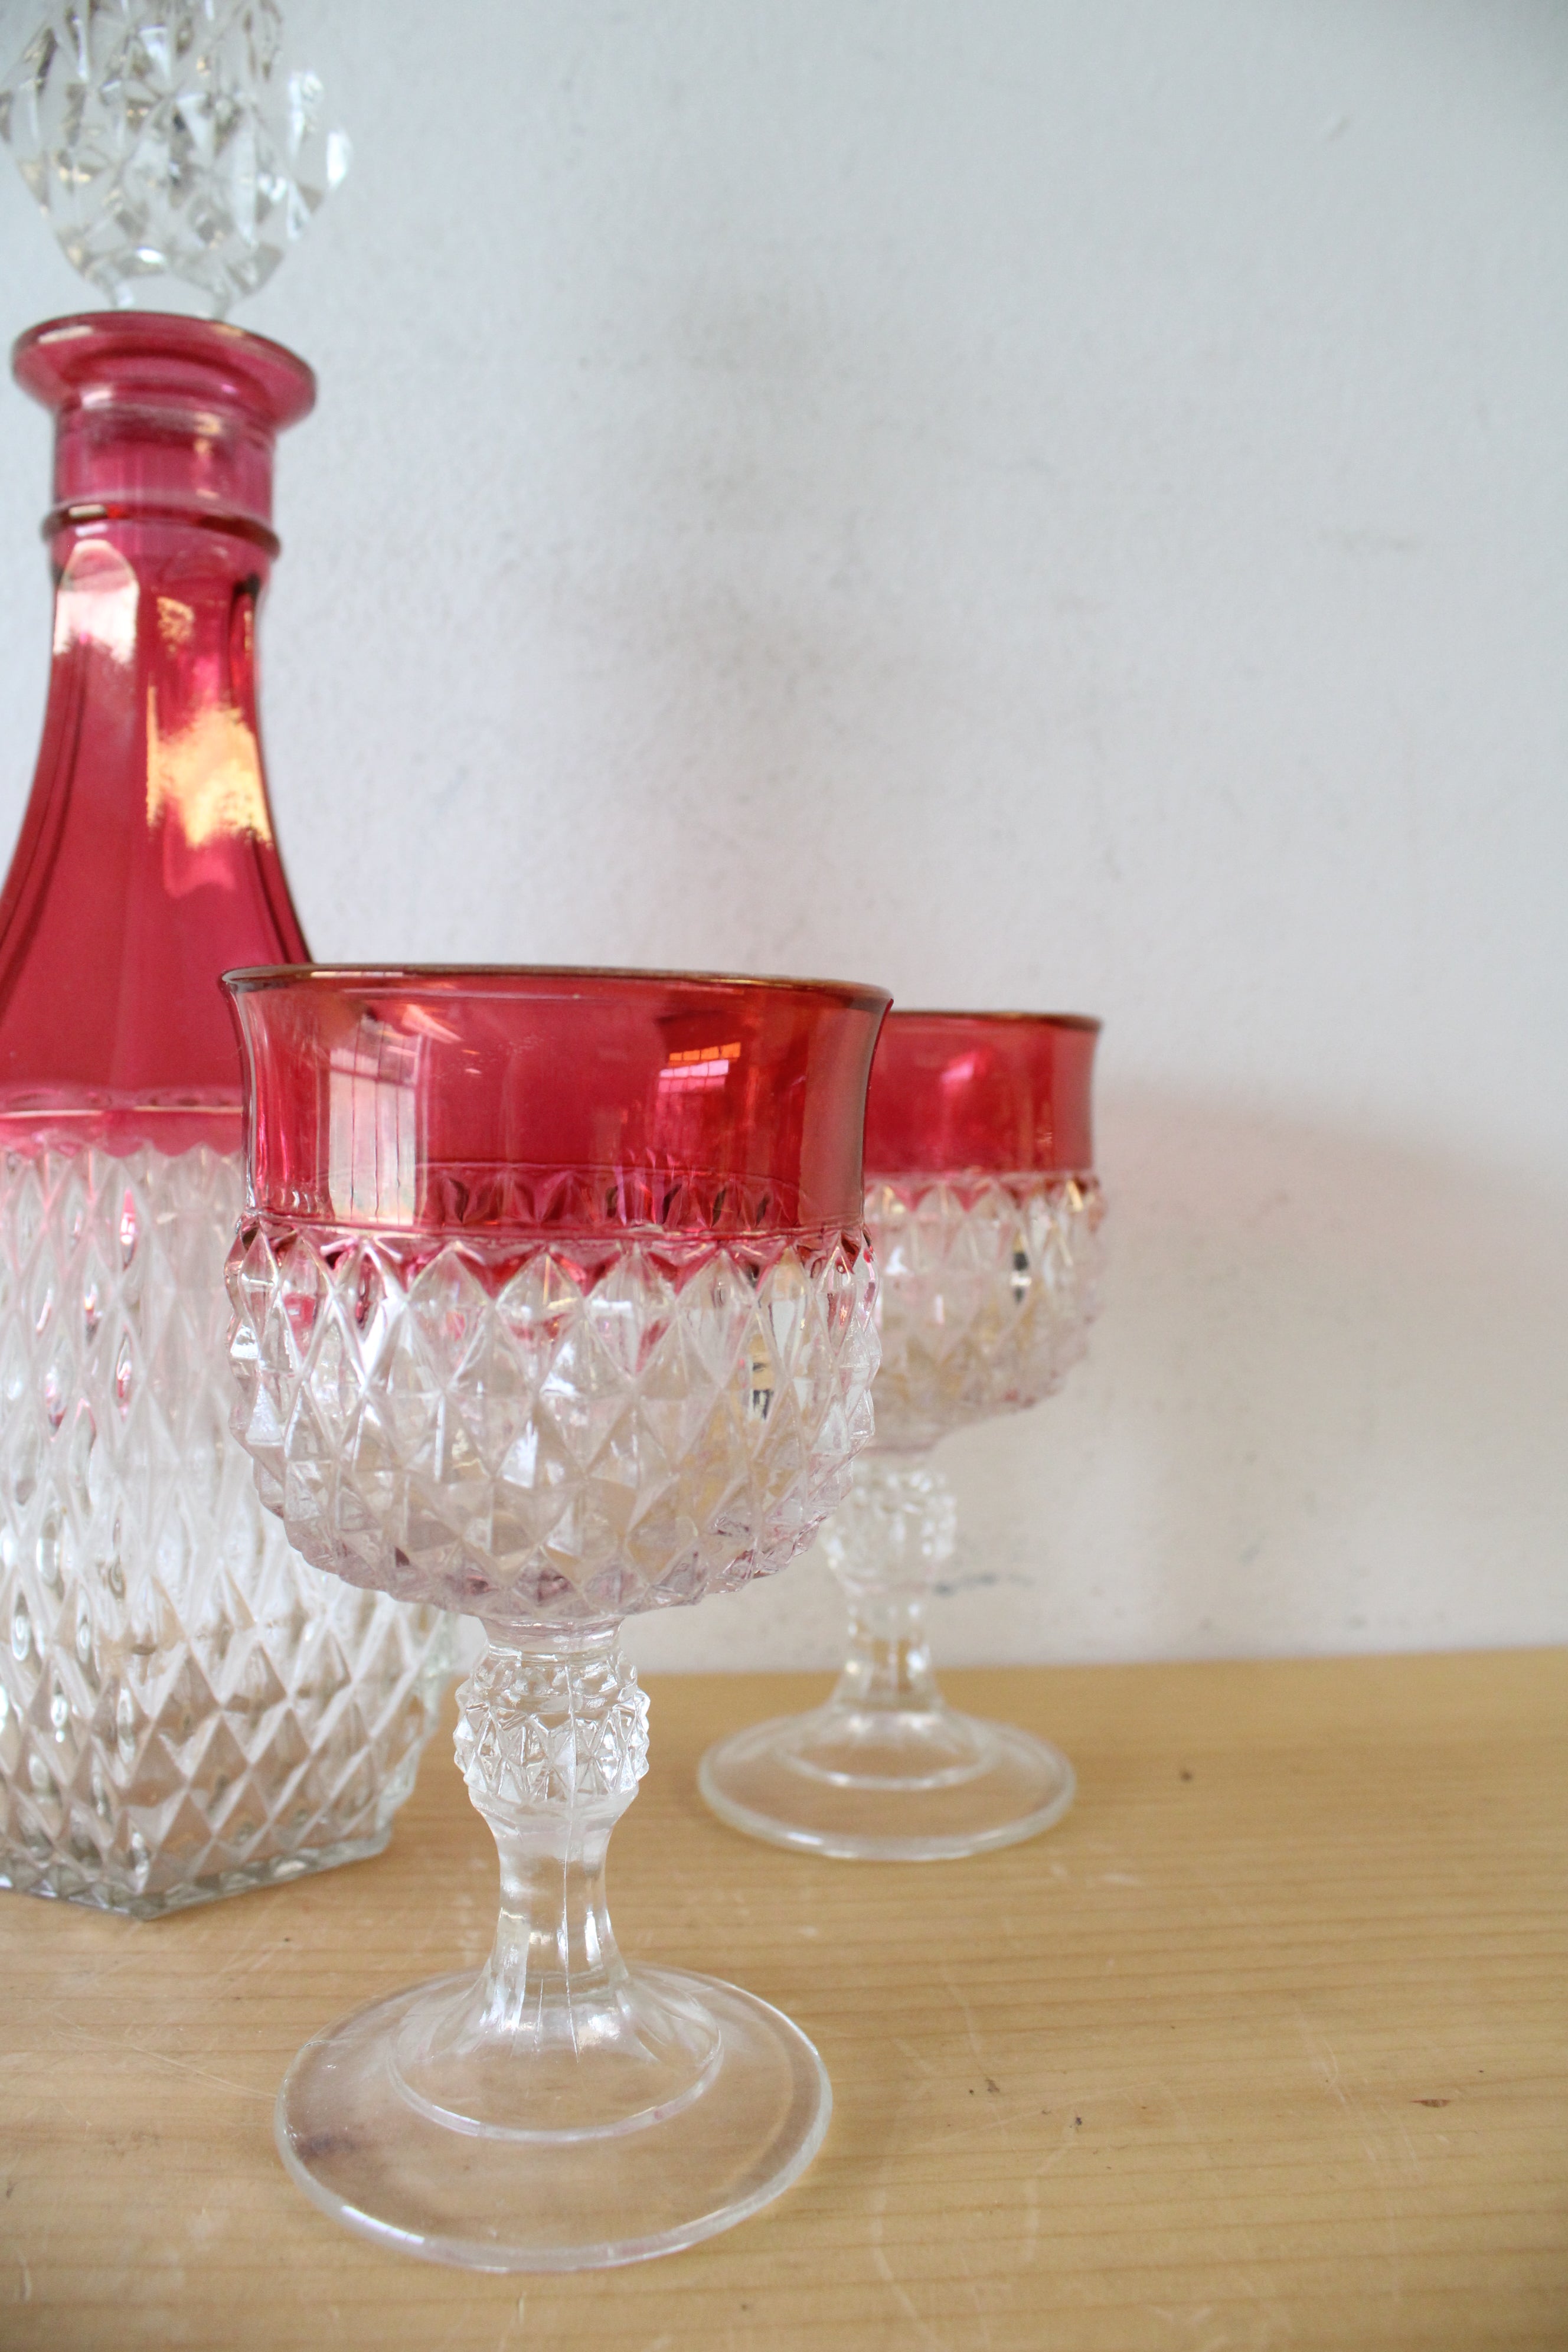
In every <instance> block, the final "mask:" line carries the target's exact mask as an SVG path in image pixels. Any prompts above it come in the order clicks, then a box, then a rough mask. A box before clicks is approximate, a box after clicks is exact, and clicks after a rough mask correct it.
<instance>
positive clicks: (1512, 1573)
mask: <svg viewBox="0 0 1568 2352" xmlns="http://www.w3.org/2000/svg"><path fill="white" fill-rule="evenodd" d="M1100 1165H1101V1169H1102V1171H1103V1173H1104V1176H1105V1180H1106V1185H1107V1191H1108V1193H1109V1195H1110V1201H1111V1222H1110V1227H1109V1236H1108V1237H1109V1240H1110V1272H1109V1275H1108V1278H1107V1282H1106V1287H1105V1303H1104V1308H1103V1312H1102V1315H1101V1318H1100V1322H1099V1324H1098V1325H1097V1326H1096V1328H1095V1331H1094V1334H1093V1338H1092V1340H1091V1343H1090V1349H1089V1358H1088V1360H1087V1361H1086V1362H1085V1363H1084V1364H1083V1365H1082V1366H1080V1367H1079V1370H1077V1371H1076V1372H1075V1373H1074V1374H1073V1375H1072V1377H1071V1379H1070V1380H1069V1381H1068V1385H1067V1387H1066V1389H1065V1390H1064V1391H1063V1392H1062V1394H1061V1395H1060V1396H1059V1397H1057V1398H1055V1399H1053V1400H1052V1401H1051V1402H1049V1403H1047V1404H1046V1405H1045V1406H1043V1407H1042V1408H1040V1409H1039V1410H1038V1411H1037V1412H1033V1413H1029V1414H1026V1415H1023V1416H1021V1417H1019V1418H1017V1419H1016V1420H1013V1421H1009V1422H998V1423H990V1424H988V1425H987V1426H985V1427H984V1428H981V1429H977V1430H973V1431H970V1432H968V1433H965V1434H964V1435H963V1436H960V1437H956V1438H953V1439H951V1440H950V1441H949V1442H948V1444H947V1445H946V1446H945V1448H944V1449H943V1453H942V1460H943V1462H944V1465H945V1466H946V1468H947V1470H948V1472H949V1474H950V1475H951V1476H952V1479H953V1482H954V1484H955V1486H957V1488H958V1492H959V1497H960V1503H961V1511H962V1517H961V1529H962V1538H963V1552H962V1557H961V1559H960V1560H959V1561H958V1563H957V1564H956V1568H955V1572H954V1574H953V1576H952V1580H951V1581H950V1584H949V1585H948V1587H947V1589H946V1590H945V1591H944V1593H943V1594H942V1596H941V1597H940V1598H939V1599H938V1601H937V1602H936V1605H935V1610H934V1612H933V1626H934V1632H935V1636H936V1642H937V1649H938V1655H939V1657H941V1658H942V1659H945V1660H947V1661H949V1662H950V1663H952V1664H960V1663H963V1662H966V1661H967V1662H971V1663H982V1662H1000V1661H1006V1662H1010V1663H1025V1662H1041V1661H1046V1660H1049V1659H1053V1658H1059V1659H1094V1658H1147V1657H1161V1656H1201V1655H1215V1654H1256V1653H1267V1652H1272V1653H1289V1652H1311V1651H1318V1652H1323V1651H1334V1650H1355V1649H1368V1650H1373V1649H1395V1648H1402V1647H1410V1648H1450V1647H1457V1646H1463V1645H1466V1644H1476V1645H1487V1644H1497V1643H1539V1642H1547V1641H1561V1640H1563V1639H1565V1638H1568V1577H1565V1575H1564V1561H1563V1549H1564V1539H1563V1530H1564V1528H1565V1527H1568V1442H1565V1437H1564V1425H1565V1422H1568V1196H1564V1195H1557V1194H1553V1193H1552V1192H1551V1191H1550V1190H1549V1189H1547V1188H1545V1187H1538V1186H1531V1184H1529V1183H1528V1182H1525V1181H1521V1180H1520V1179H1518V1178H1516V1177H1512V1176H1509V1175H1506V1174H1502V1173H1500V1172H1498V1171H1495V1170H1492V1169H1489V1168H1488V1167H1486V1166H1485V1165H1483V1164H1482V1163H1481V1162H1479V1160H1467V1159H1466V1158H1464V1157H1463V1156H1461V1153H1460V1152H1459V1150H1456V1151H1455V1152H1454V1153H1453V1154H1452V1155H1443V1154H1438V1153H1436V1152H1429V1151H1423V1150H1417V1149H1414V1148H1407V1147H1402V1146H1400V1145H1398V1144H1394V1143H1390V1142H1386V1141H1380V1140H1378V1139H1373V1138H1369V1137H1367V1136H1364V1135H1358V1134H1356V1133H1354V1132H1352V1131H1346V1130H1336V1129H1332V1128H1331V1127H1327V1126H1315V1125H1308V1124H1305V1123H1303V1122H1300V1121H1298V1120H1289V1119H1285V1118H1278V1117H1275V1116H1273V1115H1270V1114H1268V1113H1267V1112H1264V1111H1260V1110H1256V1109H1248V1108H1246V1107H1244V1106H1239V1105H1236V1104H1231V1105H1228V1106H1227V1105H1224V1104H1220V1103H1209V1102H1202V1101H1198V1100H1195V1099H1194V1098H1192V1097H1177V1096H1170V1095H1162V1094H1156V1093H1153V1092H1142V1091H1131V1090H1127V1089H1123V1090H1121V1092H1119V1093H1112V1094H1110V1096H1109V1097H1108V1098H1107V1100H1106V1103H1105V1106H1104V1110H1103V1114H1102V1117H1101V1120H1100ZM841 1626H842V1611H841V1607H840V1604H839V1601H838V1598H837V1592H836V1591H835V1590H834V1588H833V1585H832V1582H831V1580H830V1579H829V1577H828V1576H827V1573H826V1569H825V1567H824V1565H823V1563H822V1562H821V1560H820V1559H819V1558H817V1557H816V1555H813V1556H811V1557H809V1558H808V1559H806V1560H805V1561H804V1562H802V1563H800V1564H798V1565H797V1566H796V1567H794V1568H792V1569H790V1570H786V1571H785V1573H784V1575H783V1576H782V1577H780V1578H777V1579H774V1580H772V1581H771V1582H770V1583H766V1584H761V1585H757V1586H753V1587H752V1589H751V1590H750V1591H746V1592H742V1593H738V1594H735V1595H733V1596H730V1597H726V1598H723V1599H720V1600H716V1601H707V1602H705V1603H704V1604H703V1606H702V1607H701V1608H700V1609H698V1610H695V1611H692V1612H686V1611H684V1610H682V1611H673V1612H670V1613H669V1615H668V1616H667V1617H665V1618H663V1619H660V1620H657V1621H656V1620H647V1621H644V1622H641V1623H640V1624H638V1625H637V1627H636V1629H635V1632H634V1633H633V1635H632V1639H633V1645H634V1648H635V1652H636V1654H637V1657H638V1659H639V1661H641V1662H643V1663H645V1664H648V1665H650V1666H659V1665H665V1666H671V1667H673V1666H677V1665H689V1666H693V1667H696V1666H713V1667H719V1666H726V1667H741V1666H745V1667H765V1666H770V1665H777V1666H785V1665H802V1666H804V1665H819V1666H823V1665H827V1664H831V1663H834V1661H835V1659H836V1656H837V1648H838V1643H839V1640H840V1633H841Z"/></svg>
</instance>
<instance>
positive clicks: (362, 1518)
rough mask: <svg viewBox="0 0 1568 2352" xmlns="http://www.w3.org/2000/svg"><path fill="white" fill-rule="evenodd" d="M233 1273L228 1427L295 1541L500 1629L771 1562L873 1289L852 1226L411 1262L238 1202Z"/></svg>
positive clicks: (816, 1464)
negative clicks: (848, 1233)
mask: <svg viewBox="0 0 1568 2352" xmlns="http://www.w3.org/2000/svg"><path fill="white" fill-rule="evenodd" d="M520 1255H521V1265H520V1264H518V1263H517V1260H518V1258H519V1256H520ZM229 1289H230V1297H231V1298H232V1300H233V1303H234V1311H235V1320H234V1327H233V1337H232V1339H231V1344H230V1353H231V1357H232V1360H233V1364H234V1369H235V1374H236V1378H237V1381H238V1383H239V1401H238V1402H237V1406H236V1409H235V1419H234V1427H235V1430H236V1433H237V1435H238V1436H239V1438H240V1440H241V1443H242V1444H244V1446H245V1447H246V1450H247V1452H248V1453H249V1454H251V1455H252V1457H253V1459H254V1461H255V1464H256V1477H257V1484H258V1488H259V1490H260V1493H261V1496H262V1498H263V1500H264V1501H265V1502H266V1503H267V1504H268V1507H270V1508H271V1509H273V1510H276V1511H279V1512H280V1513H281V1515H282V1517H283V1520H284V1523H285V1525H286V1527H287V1528H288V1530H289V1536H290V1538H291V1539H292V1540H293V1541H294V1542H295V1543H297V1544H298V1545H299V1547H300V1549H301V1550H302V1551H303V1552H305V1553H306V1554H307V1556H308V1557H309V1558H310V1559H313V1560H315V1561H317V1562H318V1563H319V1564H320V1565H321V1566H322V1567H327V1566H330V1567H331V1568H332V1569H333V1570H335V1572H336V1573H337V1574H338V1575H339V1576H342V1577H345V1578H347V1579H349V1580H351V1581H352V1582H354V1583H361V1584H374V1585H376V1586H379V1587H380V1588H381V1589H383V1590H384V1591H390V1592H395V1593H397V1594H399V1595H400V1596H401V1597H402V1598H403V1599H405V1600H411V1601H413V1600H418V1601H437V1602H439V1603H440V1604H441V1605H442V1606H444V1607H446V1608H448V1609H458V1610H463V1611H468V1612H471V1613H472V1614H474V1615H476V1616H479V1617H482V1618H483V1619H484V1620H485V1622H486V1623H487V1624H488V1625H489V1626H490V1627H492V1629H493V1628H496V1627H500V1626H506V1625H514V1626H539V1625H544V1624H567V1623H573V1622H576V1623H587V1624H592V1623H605V1622H610V1621H612V1620H615V1619H617V1618H620V1617H623V1616H626V1615H627V1614H628V1613H630V1612H634V1611H637V1610H643V1609H654V1608H660V1607H666V1606H668V1605H670V1604H672V1603H676V1602H681V1601H695V1600H697V1599H699V1598H700V1596H701V1594H703V1593H704V1592H708V1591H721V1590H726V1589H728V1588H730V1587H731V1586H733V1585H737V1584H741V1583H743V1582H745V1581H746V1580H748V1579H749V1578H751V1577H753V1576H761V1575H766V1574H768V1573H770V1572H771V1571H772V1570H774V1569H778V1568H782V1567H783V1566H784V1563H785V1561H787V1560H789V1559H792V1558H793V1557H794V1555H795V1553H796V1552H797V1551H798V1550H799V1549H800V1548H801V1546H802V1545H803V1544H804V1543H805V1542H807V1541H809V1539H810V1537H811V1534H812V1533H813V1532H814V1530H815V1529H816V1528H817V1527H818V1526H819V1525H820V1524H821V1522H822V1520H823V1519H824V1518H825V1517H826V1516H827V1514H828V1513H829V1512H830V1511H831V1510H833V1509H834V1508H835V1507H837V1504H838V1503H839V1501H840V1500H841V1499H842V1497H843V1496H844V1494H845V1492H846V1490H847V1482H848V1475H849V1457H850V1454H851V1453H852V1452H853V1451H854V1450H855V1449H856V1448H858V1446H859V1445H861V1444H864V1443H865V1441H866V1438H867V1436H868V1434H869V1431H870V1426H871V1405H870V1387H871V1380H872V1376H873V1374H874V1372H875V1370H876V1367H877V1336H876V1329H875V1325H874V1321H873V1307H872V1300H873V1290H874V1285H873V1279H872V1274H871V1265H870V1261H869V1259H868V1256H867V1255H866V1253H865V1251H864V1249H863V1248H859V1247H858V1246H856V1245H855V1244H852V1243H850V1242H849V1241H847V1240H837V1239H835V1240H831V1241H825V1242H823V1243H822V1244H821V1245H820V1246H818V1247H816V1248H811V1247H808V1246H807V1245H806V1243H805V1239H804V1237H802V1238H801V1240H800V1241H799V1243H798V1244H795V1243H791V1242H780V1241H778V1240H776V1239H774V1240H772V1241H770V1240H768V1239H766V1238H765V1237H763V1238H759V1239H758V1240H757V1241H756V1242H755V1243H754V1244H751V1245H747V1244H743V1243H742V1242H741V1241H739V1240H735V1241H732V1242H731V1243H730V1244H729V1245H728V1246H725V1247H719V1246H717V1245H716V1244H715V1243H714V1242H713V1241H712V1240H710V1239H709V1238H708V1237H706V1236H693V1237H689V1238H688V1237H682V1236H679V1235H676V1234H655V1233H649V1234H647V1235H646V1236H645V1237H644V1238H643V1239H642V1240H640V1241H639V1240H637V1239H636V1238H635V1237H634V1236H632V1235H630V1234H628V1235H626V1236H625V1237H624V1239H623V1241H622V1243H621V1244H620V1245H619V1246H618V1247H616V1249H615V1250H614V1251H613V1252H612V1251H611V1250H609V1249H607V1248H605V1247H604V1246H603V1245H602V1244H600V1245H599V1246H597V1247H594V1246H592V1245H590V1246H588V1247H585V1248H584V1249H582V1250H577V1249H574V1246H573V1245H572V1244H568V1243H564V1242H563V1243H562V1244H558V1245H555V1246H553V1247H549V1248H546V1247H544V1246H542V1245H541V1246H539V1247H537V1248H535V1249H532V1250H531V1251H528V1252H526V1253H520V1252H519V1251H518V1249H517V1248H516V1246H515V1245H513V1246H512V1248H511V1249H510V1252H509V1253H505V1254H500V1253H498V1252H497V1251H496V1250H495V1249H493V1248H487V1246H486V1245H485V1244H483V1243H481V1242H479V1241H477V1240H475V1241H465V1242H463V1243H457V1242H448V1243H447V1244H445V1245H443V1246H441V1247H440V1248H438V1249H437V1251H436V1254H435V1255H433V1256H432V1255H426V1256H425V1257H424V1261H423V1263H421V1262H420V1260H419V1257H418V1255H414V1256H409V1255H407V1254H406V1253H405V1252H403V1251H401V1250H400V1249H399V1248H398V1247H397V1246H396V1244H395V1243H393V1242H392V1241H391V1240H390V1239H388V1238H383V1239H377V1238H374V1237H373V1236H371V1235H369V1234H347V1233H337V1234H333V1233H323V1232H321V1231H320V1230H318V1231H315V1232H314V1233H311V1232H308V1231H306V1230H305V1229H303V1228H289V1227H287V1226H281V1225H279V1224H276V1223H270V1221H266V1220H261V1219H258V1218H256V1217H254V1216H252V1217H247V1219H246V1221H245V1223H244V1224H243V1226H242V1228H241V1231H240V1234H239V1236H238V1239H237V1242H236V1244H235V1248H234V1251H233V1253H232V1255H231V1256H230V1260H229Z"/></svg>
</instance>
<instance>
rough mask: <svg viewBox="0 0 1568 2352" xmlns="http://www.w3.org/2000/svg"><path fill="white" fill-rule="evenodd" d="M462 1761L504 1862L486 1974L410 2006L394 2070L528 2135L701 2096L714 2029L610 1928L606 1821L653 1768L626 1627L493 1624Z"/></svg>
mask: <svg viewBox="0 0 1568 2352" xmlns="http://www.w3.org/2000/svg"><path fill="white" fill-rule="evenodd" d="M458 1708H459V1714H458V1736H457V1743H456V1744H457V1755H458V1765H459V1767H460V1768H461V1769H462V1772H463V1777H464V1779H465V1780H466V1781H467V1783H468V1794H469V1796H470V1798H471V1799H472V1800H473V1802H474V1804H475V1806H476V1807H477V1809H478V1811H479V1812H480V1813H481V1814H482V1815H483V1816H484V1819H485V1821H486V1822H487V1823H488V1824H489V1829H490V1832H491V1834H492V1835H493V1837H494V1839H495V1842H496V1847H497V1851H498V1853H499V1855H500V1917H499V1919H498V1921H497V1924H496V1933H495V1940H494V1943H493V1944H492V1946H491V1948H490V1955H489V1960H488V1961H487V1963H486V1965H485V1967H484V1969H482V1970H481V1972H480V1973H479V1977H478V1978H477V1979H469V1980H468V1981H466V1982H465V1981H457V1982H454V1983H453V1984H452V1985H450V1986H449V1987H448V1988H447V1991H446V1992H445V1994H444V1995H438V1996H437V1997H436V1998H435V1999H433V2000H430V2001H428V2002H425V2003H421V2004H420V2005H418V2006H417V2007H416V2009H414V2010H412V2011H410V2013H409V2016H408V2018H407V2019H406V2021H405V2024H404V2027H403V2030H402V2032H400V2034H399V2036H398V2039H397V2044H396V2050H395V2069H396V2072H397V2074H398V2077H399V2079H400V2081H401V2083H402V2084H403V2085H404V2087H405V2090H406V2092H407V2093H408V2095H410V2096H411V2097H412V2098H413V2099H415V2101H416V2103H417V2104H418V2105H421V2106H423V2107H424V2108H426V2111H428V2112H431V2113H435V2114H439V2115H441V2116H445V2117H449V2118H454V2119H462V2120H464V2121H466V2122H468V2124H469V2125H471V2126H485V2127H487V2128H490V2129H496V2130H503V2131H506V2132H509V2133H511V2134H514V2135H521V2136H526V2137H535V2136H549V2135H554V2134H561V2133H565V2134H567V2135H568V2136H570V2137H582V2136H583V2135H584V2134H587V2133H593V2132H602V2131H616V2130H623V2129H626V2128H628V2127H631V2126H635V2125H637V2124H638V2123H639V2122H640V2121H641V2120H643V2119H645V2118H646V2117H647V2116H650V2115H655V2114H658V2113H664V2112H668V2111H669V2109H670V2108H671V2105H672V2104H674V2105H679V2104H680V2103H681V2102H682V2101H684V2100H686V2099H688V2098H689V2097H692V2096H694V2095H696V2093H697V2092H698V2091H699V2090H700V2088H701V2086H702V2084H703V2081H704V2080H705V2078H706V2076H707V2074H708V2073H709V2072H710V2069H711V2067H712V2066H713V2064H714V2063H716V2060H717V2055H718V2049H719V2036H718V2033H717V2032H716V2030H715V2028H714V2026H713V2025H712V2022H711V2021H710V2019H709V2018H708V2017H707V2016H706V2014H705V2013H704V2011H702V2010H701V2008H700V2005H698V2004H697V2003H694V2002H693V2001H692V2000H689V1999H688V1998H686V1997H684V1996H682V1995H681V1994H680V1993H679V1992H677V1993H675V1994H673V1995H671V1993H670V1992H669V1991H668V1988H667V1987H666V1986H665V1984H664V1981H663V1979H658V1978H657V1977H647V1976H644V1977H634V1976H633V1975H632V1973H631V1971H630V1970H629V1969H627V1967H626V1963H625V1961H624V1960H623V1959H622V1958H621V1955H620V1951H619V1948H617V1946H616V1937H615V1930H614V1929H613V1927H611V1925H610V1915H609V1908H608V1904H607V1901H606V1898H605V1855H606V1852H607V1850H608V1846H609V1842H610V1832H611V1831H612V1830H613V1829H614V1828H615V1825H616V1822H617V1821H618V1820H619V1819H620V1817H621V1815H622V1813H624V1812H625V1811H626V1807H627V1806H628V1805H629V1804H630V1803H631V1801H632V1799H633V1798H634V1797H635V1796H636V1794H637V1782H638V1780H640V1779H641V1778H642V1776H643V1774H644V1773H645V1772H646V1771H647V1699H646V1697H645V1696H643V1693H642V1692H641V1691H640V1690H639V1689H638V1688H637V1672H636V1669H635V1668H634V1667H633V1666H632V1665H631V1664H629V1663H628V1662H627V1660H626V1658H624V1657H623V1656H622V1655H621V1654H620V1651H619V1650H618V1648H617V1647H616V1627H614V1626H613V1625H611V1626H597V1627H595V1628H593V1629H591V1630H589V1631H586V1632H583V1633H566V1634H563V1633H558V1632H552V1633H549V1634H541V1635H540V1636H539V1637H537V1639H530V1638H529V1637H527V1636H526V1635H515V1634H507V1635H495V1634H492V1635H491V1638H490V1641H489V1646H488V1647H487V1649H486V1650H485V1651H484V1653H483V1654H482V1655H481V1657H480V1658H479V1662H478V1664H476V1665H475V1667H474V1670H473V1672H472V1674H470V1675H469V1676H468V1680H467V1682H466V1683H465V1684H464V1685H463V1686H462V1689H461V1690H460V1692H459V1693H458Z"/></svg>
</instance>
